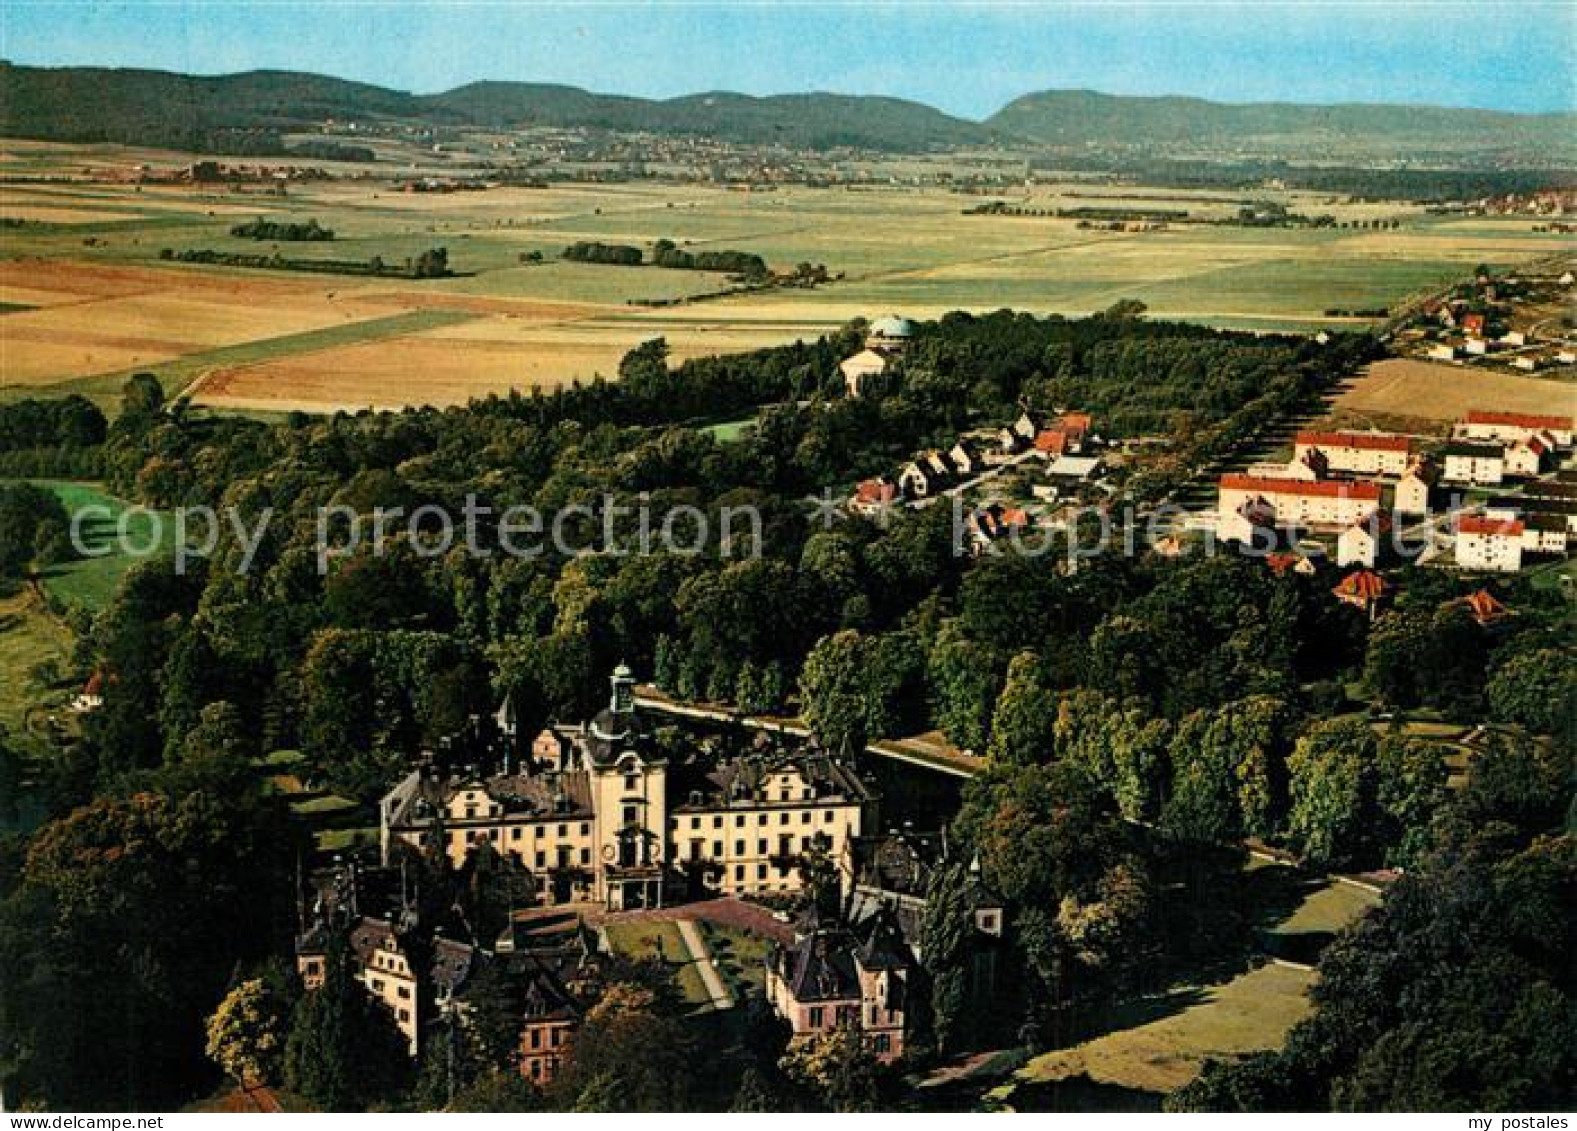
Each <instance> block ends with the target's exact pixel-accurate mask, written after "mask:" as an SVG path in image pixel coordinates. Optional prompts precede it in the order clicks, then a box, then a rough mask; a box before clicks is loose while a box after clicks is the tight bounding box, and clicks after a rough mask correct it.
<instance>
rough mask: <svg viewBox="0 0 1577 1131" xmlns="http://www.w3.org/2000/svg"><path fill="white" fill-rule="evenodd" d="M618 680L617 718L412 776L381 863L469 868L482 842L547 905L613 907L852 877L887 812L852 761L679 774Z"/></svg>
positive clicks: (394, 799) (606, 715) (785, 751)
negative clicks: (816, 875)
mask: <svg viewBox="0 0 1577 1131" xmlns="http://www.w3.org/2000/svg"><path fill="white" fill-rule="evenodd" d="M611 683H612V692H611V698H610V700H609V704H608V706H607V707H606V708H604V709H603V710H602V711H601V712H599V713H598V714H597V715H596V717H594V718H593V719H592V720H591V721H590V722H588V723H585V724H582V725H576V726H555V727H551V728H549V729H548V730H547V731H544V732H543V733H542V734H540V735H538V736H537V738H536V740H535V741H534V742H533V743H532V744H531V748H530V753H529V756H527V757H524V758H522V759H521V763H522V764H521V765H519V766H518V767H517V766H512V765H504V766H501V767H499V769H498V770H497V772H493V773H487V772H484V771H482V770H480V769H473V770H471V771H469V772H459V773H457V772H454V771H452V770H449V769H443V768H435V767H426V768H424V769H421V770H417V771H415V772H413V773H412V774H410V775H409V776H407V777H406V779H405V780H403V781H402V782H400V783H399V784H398V785H397V786H396V787H395V788H394V789H393V790H391V791H390V793H389V794H388V795H387V796H386V797H385V798H384V800H383V804H382V807H381V816H380V820H381V825H382V843H383V851H384V858H385V861H386V862H387V861H389V860H391V859H392V858H393V857H394V855H395V854H396V853H397V852H398V850H399V848H400V846H401V845H407V846H411V847H416V848H421V849H428V848H435V847H436V848H442V849H443V850H444V852H445V853H446V854H447V855H448V857H449V859H450V861H451V862H453V863H455V864H460V863H462V862H463V861H464V860H465V858H466V856H467V855H469V853H470V852H472V851H473V850H474V849H475V848H476V846H478V845H479V844H481V843H484V842H485V843H487V844H489V845H491V846H492V847H493V848H494V849H495V850H496V851H498V852H499V853H501V854H504V855H506V856H509V857H512V858H514V859H516V860H518V861H519V862H520V864H522V865H523V866H524V867H525V868H526V869H527V870H528V871H529V872H530V873H531V875H532V877H533V879H534V880H535V882H536V890H537V894H538V896H539V897H540V898H541V899H542V900H543V901H544V902H549V903H564V902H569V901H572V900H582V899H590V900H596V901H598V902H601V903H603V904H604V905H606V906H607V907H609V908H612V909H633V908H640V907H656V906H661V905H662V904H663V902H664V901H665V900H672V899H673V898H681V899H682V898H687V897H690V896H694V895H703V894H705V895H766V894H786V893H791V892H795V891H798V890H799V889H800V887H801V886H802V878H801V875H800V865H801V864H802V863H803V862H804V860H805V859H806V857H807V856H808V855H809V854H812V853H817V854H825V855H826V857H827V858H829V859H830V860H831V861H833V862H834V863H835V864H837V865H839V866H840V867H843V868H845V869H846V868H847V867H848V864H847V861H848V860H849V846H850V844H851V843H852V841H853V839H854V838H855V837H857V836H859V835H860V832H861V830H862V829H863V828H864V827H865V826H866V823H867V821H868V819H869V817H870V816H871V815H872V812H873V810H874V806H875V803H876V798H875V795H874V793H873V792H872V790H871V789H870V788H869V787H868V786H867V784H866V783H865V781H864V780H863V779H862V778H861V777H860V776H859V775H858V774H857V773H855V772H854V770H853V768H852V767H851V766H850V765H848V764H846V763H845V762H844V761H842V760H841V759H838V758H835V757H832V756H831V755H828V754H826V753H825V752H823V751H821V750H820V749H818V748H816V747H815V746H813V745H810V744H799V745H796V746H793V747H790V748H780V747H776V746H773V745H772V744H770V743H769V742H767V740H766V739H764V738H763V739H762V741H761V743H760V744H758V746H757V748H755V749H753V750H752V751H751V752H749V753H747V754H745V755H742V756H737V757H733V758H728V759H724V760H721V761H712V760H709V759H707V758H704V757H702V756H700V755H699V753H698V754H697V755H696V756H694V757H690V758H687V759H686V760H685V761H684V762H683V763H682V764H679V765H670V764H669V760H668V758H667V757H665V756H664V755H663V754H662V752H661V751H659V750H658V748H657V746H656V743H655V742H654V740H653V737H652V734H651V732H650V730H649V728H648V727H647V725H646V722H645V719H644V717H643V716H642V715H641V713H640V712H639V711H638V710H637V708H636V704H635V678H634V676H633V675H632V674H631V672H630V671H629V669H628V668H625V667H623V666H622V665H621V666H620V667H619V668H618V669H617V670H616V671H615V672H614V673H613V677H612V681H611ZM505 760H506V762H507V761H508V760H509V756H507V755H506V757H505Z"/></svg>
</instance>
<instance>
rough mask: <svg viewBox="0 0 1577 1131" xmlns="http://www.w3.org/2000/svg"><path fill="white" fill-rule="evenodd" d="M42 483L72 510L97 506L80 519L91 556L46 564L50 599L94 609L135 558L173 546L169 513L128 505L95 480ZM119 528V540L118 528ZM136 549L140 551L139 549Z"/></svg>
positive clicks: (44, 578) (142, 558)
mask: <svg viewBox="0 0 1577 1131" xmlns="http://www.w3.org/2000/svg"><path fill="white" fill-rule="evenodd" d="M36 482H37V483H38V484H39V485H40V486H43V487H48V488H49V489H50V490H51V491H53V492H54V493H55V495H56V496H57V497H58V498H59V499H60V501H61V502H62V503H63V504H64V505H65V507H66V510H67V512H68V513H71V514H77V513H79V512H81V511H83V510H84V508H87V507H95V508H100V510H98V511H95V512H94V513H93V514H92V515H90V516H89V517H87V518H85V519H84V521H83V523H82V526H81V531H82V541H83V543H84V546H85V547H86V549H87V550H88V551H89V553H90V554H91V555H94V556H85V557H81V558H78V559H76V560H74V561H69V562H64V563H62V564H60V565H55V566H50V567H49V568H48V569H46V570H44V572H43V576H42V578H41V582H42V584H43V586H44V588H45V589H46V590H47V591H48V593H49V595H50V597H51V598H53V599H54V600H56V601H59V602H61V603H62V604H65V605H77V606H81V607H84V608H87V609H89V610H91V611H94V612H97V611H98V610H99V609H101V608H103V607H104V606H105V605H107V604H108V603H109V600H110V598H111V597H113V596H114V595H115V588H116V586H118V585H119V584H120V579H121V578H122V577H124V576H125V575H126V571H127V570H129V569H131V567H132V566H134V565H136V564H137V563H138V562H140V561H146V560H147V559H148V558H151V557H156V556H159V555H162V554H167V553H169V552H170V551H171V550H172V549H173V548H174V546H175V527H174V524H173V522H172V521H171V520H170V517H169V516H168V515H165V514H161V513H159V512H157V511H150V510H147V509H145V508H140V507H134V506H133V505H132V504H130V503H127V502H126V501H125V500H123V499H117V498H115V497H114V496H113V495H108V494H105V493H104V491H103V490H102V489H101V488H100V487H99V486H98V485H96V484H92V483H78V482H73V481H66V480H36ZM122 527H124V532H125V533H124V540H123V539H122V536H121V528H122ZM139 551H140V552H139Z"/></svg>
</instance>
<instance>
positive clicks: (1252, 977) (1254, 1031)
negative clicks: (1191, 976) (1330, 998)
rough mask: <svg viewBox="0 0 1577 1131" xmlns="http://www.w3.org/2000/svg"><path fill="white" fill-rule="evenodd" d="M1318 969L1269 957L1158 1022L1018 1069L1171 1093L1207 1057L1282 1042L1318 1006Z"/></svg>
mask: <svg viewBox="0 0 1577 1131" xmlns="http://www.w3.org/2000/svg"><path fill="white" fill-rule="evenodd" d="M1314 977H1315V976H1314V972H1313V971H1312V970H1309V969H1306V968H1303V967H1296V966H1289V965H1284V964H1282V963H1269V964H1267V965H1265V966H1261V967H1260V968H1259V969H1257V970H1251V971H1250V972H1248V973H1247V974H1242V975H1239V976H1238V977H1236V978H1234V979H1233V980H1232V981H1230V982H1227V983H1224V984H1222V985H1219V986H1206V987H1202V988H1199V989H1198V990H1193V991H1183V992H1184V993H1185V994H1191V995H1193V996H1194V997H1195V998H1197V1000H1195V1001H1194V1002H1193V1004H1190V1005H1188V1006H1187V1008H1182V1009H1179V1010H1178V1011H1177V1012H1174V1013H1170V1014H1167V1015H1166V1016H1163V1017H1161V1018H1159V1019H1158V1020H1155V1021H1150V1022H1148V1023H1147V1024H1143V1025H1138V1026H1135V1027H1134V1028H1131V1029H1120V1030H1118V1031H1116V1032H1113V1033H1107V1034H1105V1035H1104V1036H1100V1037H1097V1038H1095V1039H1094V1040H1090V1041H1086V1042H1084V1043H1083V1044H1080V1045H1075V1046H1073V1047H1072V1048H1067V1049H1058V1050H1057V1051H1055V1052H1049V1053H1046V1054H1045V1055H1044V1056H1038V1057H1036V1058H1035V1059H1034V1060H1032V1061H1030V1062H1029V1063H1028V1064H1027V1065H1025V1066H1024V1067H1023V1068H1022V1069H1020V1070H1019V1072H1018V1076H1019V1078H1020V1079H1025V1080H1066V1079H1071V1078H1075V1077H1078V1076H1081V1075H1088V1077H1089V1078H1090V1079H1091V1080H1093V1081H1095V1082H1096V1083H1098V1084H1115V1085H1117V1086H1119V1087H1123V1088H1135V1089H1138V1090H1140V1091H1146V1092H1172V1091H1175V1090H1176V1089H1178V1088H1181V1087H1182V1086H1183V1085H1185V1084H1187V1083H1189V1082H1190V1081H1192V1080H1193V1079H1194V1077H1196V1076H1198V1075H1199V1073H1200V1071H1201V1069H1202V1068H1203V1067H1204V1062H1205V1061H1206V1060H1207V1059H1214V1060H1231V1059H1234V1058H1236V1057H1240V1056H1243V1055H1245V1054H1247V1053H1252V1052H1259V1051H1261V1050H1264V1049H1273V1048H1280V1047H1281V1046H1282V1044H1283V1043H1284V1042H1285V1040H1286V1036H1287V1032H1288V1030H1290V1029H1291V1028H1292V1027H1293V1026H1294V1025H1296V1024H1297V1023H1298V1022H1299V1021H1301V1020H1303V1019H1304V1018H1305V1017H1307V1016H1308V1015H1309V1013H1310V1012H1312V1009H1313V1006H1312V1004H1311V1003H1310V1001H1309V998H1308V991H1309V987H1310V986H1311V985H1313V983H1314Z"/></svg>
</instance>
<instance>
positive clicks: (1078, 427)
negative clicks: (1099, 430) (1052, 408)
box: [1059, 412, 1095, 432]
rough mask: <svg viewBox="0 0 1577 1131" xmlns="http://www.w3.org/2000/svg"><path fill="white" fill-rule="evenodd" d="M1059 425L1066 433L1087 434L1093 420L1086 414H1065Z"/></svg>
mask: <svg viewBox="0 0 1577 1131" xmlns="http://www.w3.org/2000/svg"><path fill="white" fill-rule="evenodd" d="M1059 423H1060V424H1061V425H1062V427H1063V428H1064V429H1065V430H1066V431H1068V432H1088V431H1089V430H1090V428H1091V426H1092V425H1093V424H1094V423H1095V420H1094V418H1093V417H1092V416H1090V414H1089V413H1087V412H1065V413H1063V414H1062V418H1061V420H1060V421H1059Z"/></svg>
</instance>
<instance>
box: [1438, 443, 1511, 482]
mask: <svg viewBox="0 0 1577 1131" xmlns="http://www.w3.org/2000/svg"><path fill="white" fill-rule="evenodd" d="M1444 455H1445V460H1446V463H1445V475H1444V478H1445V480H1446V481H1447V482H1448V483H1473V484H1478V485H1480V486H1494V485H1495V484H1497V483H1500V482H1501V481H1502V480H1504V479H1505V478H1506V449H1505V448H1504V447H1502V446H1501V445H1500V444H1475V443H1468V442H1465V441H1457V442H1456V443H1452V444H1447V445H1446V447H1445V451H1444Z"/></svg>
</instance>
